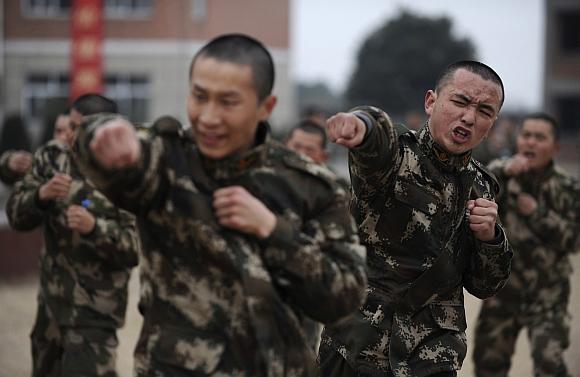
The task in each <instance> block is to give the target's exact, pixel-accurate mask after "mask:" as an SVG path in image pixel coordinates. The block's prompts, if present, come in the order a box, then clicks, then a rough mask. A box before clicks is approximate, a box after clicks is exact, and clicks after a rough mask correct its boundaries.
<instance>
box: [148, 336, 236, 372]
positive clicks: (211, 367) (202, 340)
mask: <svg viewBox="0 0 580 377" xmlns="http://www.w3.org/2000/svg"><path fill="white" fill-rule="evenodd" d="M224 349H225V343H224V340H223V339H222V338H221V337H219V336H217V335H216V334H215V333H212V332H209V331H203V330H197V329H196V330H189V329H188V330H185V329H183V328H171V327H163V328H162V329H161V330H160V333H159V338H158V340H157V341H156V343H155V344H154V345H153V349H152V352H151V355H152V358H153V360H155V361H157V362H158V363H159V364H162V365H168V366H171V367H174V368H178V369H182V370H185V371H189V372H196V375H209V374H211V373H213V372H214V371H215V370H216V368H217V367H218V365H219V363H220V361H221V359H222V356H223V353H224Z"/></svg>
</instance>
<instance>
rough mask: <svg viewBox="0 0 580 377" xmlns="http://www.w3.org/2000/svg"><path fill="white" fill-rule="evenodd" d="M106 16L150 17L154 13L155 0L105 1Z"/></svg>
mask: <svg viewBox="0 0 580 377" xmlns="http://www.w3.org/2000/svg"><path fill="white" fill-rule="evenodd" d="M103 3H104V5H105V15H106V17H110V18H123V17H148V16H150V15H151V13H152V12H153V0H104V2H103Z"/></svg>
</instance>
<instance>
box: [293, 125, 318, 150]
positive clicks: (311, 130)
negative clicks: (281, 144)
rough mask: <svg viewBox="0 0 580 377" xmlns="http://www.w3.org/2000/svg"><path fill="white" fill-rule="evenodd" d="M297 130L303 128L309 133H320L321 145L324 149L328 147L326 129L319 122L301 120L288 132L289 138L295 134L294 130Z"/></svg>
mask: <svg viewBox="0 0 580 377" xmlns="http://www.w3.org/2000/svg"><path fill="white" fill-rule="evenodd" d="M296 130H302V131H304V132H306V133H309V134H315V135H320V138H321V145H320V146H321V147H322V149H326V144H327V141H326V140H327V137H326V130H325V129H324V128H322V126H320V125H319V124H318V123H316V122H313V121H311V120H309V119H304V120H301V121H300V122H298V124H297V125H295V126H294V127H292V129H291V130H290V133H289V134H288V139H290V138H291V137H292V135H293V134H294V131H296Z"/></svg>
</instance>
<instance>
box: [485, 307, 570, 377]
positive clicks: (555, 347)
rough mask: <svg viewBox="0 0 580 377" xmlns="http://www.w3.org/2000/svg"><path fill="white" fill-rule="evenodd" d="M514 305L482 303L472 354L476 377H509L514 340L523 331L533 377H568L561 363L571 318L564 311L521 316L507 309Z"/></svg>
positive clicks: (567, 342)
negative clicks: (527, 341)
mask: <svg viewBox="0 0 580 377" xmlns="http://www.w3.org/2000/svg"><path fill="white" fill-rule="evenodd" d="M513 305H514V304H513V302H510V303H507V302H504V300H501V299H498V298H497V297H492V298H490V299H488V300H485V301H484V302H483V305H482V307H481V311H480V312H479V318H478V321H477V327H476V329H475V347H474V350H473V361H474V364H475V374H476V376H477V377H491V376H493V377H503V376H507V375H508V372H509V369H510V366H511V358H512V355H513V353H514V349H515V345H516V340H517V338H518V334H519V332H520V330H522V328H524V327H525V328H526V329H527V335H528V339H529V341H530V348H531V350H532V359H533V363H534V376H536V377H547V376H554V377H556V376H557V377H567V376H569V374H568V371H567V368H566V364H565V362H564V351H565V350H566V349H567V348H568V346H569V344H570V340H569V337H570V318H569V315H568V314H567V312H566V308H565V307H564V308H562V307H561V308H559V309H552V310H550V311H546V312H543V313H541V314H534V315H522V314H518V313H517V312H514V310H513V309H510V308H513Z"/></svg>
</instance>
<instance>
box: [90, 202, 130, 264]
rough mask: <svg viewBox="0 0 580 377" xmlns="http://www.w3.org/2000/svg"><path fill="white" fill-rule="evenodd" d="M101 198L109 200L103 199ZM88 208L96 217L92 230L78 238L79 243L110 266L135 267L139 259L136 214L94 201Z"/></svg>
mask: <svg viewBox="0 0 580 377" xmlns="http://www.w3.org/2000/svg"><path fill="white" fill-rule="evenodd" d="M102 201H106V202H108V201H107V200H106V199H105V198H102ZM91 207H92V208H91ZM103 207H105V208H103ZM102 208H103V209H102ZM87 209H88V210H89V211H90V212H91V213H92V214H93V216H95V220H96V222H95V227H94V229H93V231H92V232H91V233H89V234H87V235H84V236H81V237H80V239H81V242H82V243H84V244H85V246H88V247H90V248H92V249H93V250H94V252H95V253H97V254H98V255H99V256H100V257H101V258H102V259H105V260H107V261H109V263H110V264H112V265H115V266H117V267H119V268H127V267H133V266H136V265H137V263H138V261H139V237H138V233H137V227H136V223H135V217H134V216H133V215H132V214H130V213H129V212H127V211H123V210H121V209H117V208H114V207H113V206H112V204H110V203H108V205H107V203H99V202H98V201H97V203H96V204H95V205H93V204H91V205H90V206H89V208H87Z"/></svg>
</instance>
